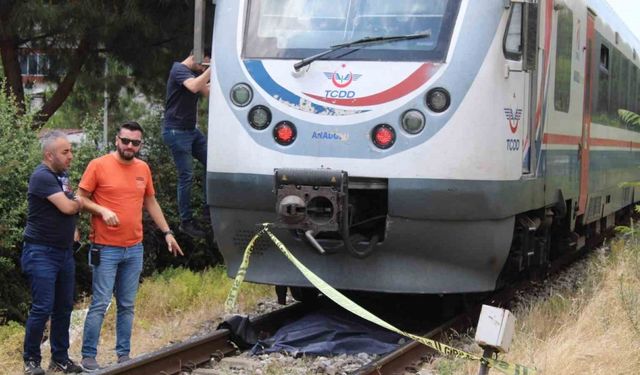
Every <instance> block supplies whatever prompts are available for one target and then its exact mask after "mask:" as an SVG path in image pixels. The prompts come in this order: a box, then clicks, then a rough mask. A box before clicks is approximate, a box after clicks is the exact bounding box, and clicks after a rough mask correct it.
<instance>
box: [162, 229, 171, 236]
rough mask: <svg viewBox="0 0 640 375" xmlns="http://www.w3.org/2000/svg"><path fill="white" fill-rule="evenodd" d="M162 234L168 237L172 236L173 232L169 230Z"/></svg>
mask: <svg viewBox="0 0 640 375" xmlns="http://www.w3.org/2000/svg"><path fill="white" fill-rule="evenodd" d="M162 234H163V235H164V236H165V237H166V236H167V235H168V234H170V235H172V236H173V235H174V233H173V231H172V230H171V229H168V230H165V231H164V232H162Z"/></svg>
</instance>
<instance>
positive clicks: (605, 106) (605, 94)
mask: <svg viewBox="0 0 640 375" xmlns="http://www.w3.org/2000/svg"><path fill="white" fill-rule="evenodd" d="M609 61H610V60H609V47H608V46H606V45H605V44H604V42H603V43H602V44H601V45H600V64H598V71H597V72H596V74H597V75H598V80H597V95H596V96H595V98H594V103H593V108H594V109H595V111H594V116H593V121H594V122H597V123H599V124H603V125H606V124H609Z"/></svg>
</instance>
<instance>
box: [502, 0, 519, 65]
mask: <svg viewBox="0 0 640 375" xmlns="http://www.w3.org/2000/svg"><path fill="white" fill-rule="evenodd" d="M522 9H523V5H522V3H513V4H512V5H511V13H509V21H507V30H506V33H505V36H504V41H503V46H502V48H503V50H504V56H505V57H506V58H507V59H509V60H520V59H521V58H522Z"/></svg>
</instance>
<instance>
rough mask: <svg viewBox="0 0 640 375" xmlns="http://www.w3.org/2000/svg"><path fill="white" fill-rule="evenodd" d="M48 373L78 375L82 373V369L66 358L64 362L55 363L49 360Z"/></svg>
mask: <svg viewBox="0 0 640 375" xmlns="http://www.w3.org/2000/svg"><path fill="white" fill-rule="evenodd" d="M49 371H53V372H60V371H62V372H63V373H65V374H79V373H81V372H82V367H80V366H78V365H76V364H75V363H74V362H73V361H72V360H71V359H69V358H67V359H65V360H64V361H56V360H54V359H51V362H50V363H49Z"/></svg>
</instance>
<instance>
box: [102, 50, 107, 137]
mask: <svg viewBox="0 0 640 375" xmlns="http://www.w3.org/2000/svg"><path fill="white" fill-rule="evenodd" d="M108 74H109V59H108V58H107V54H106V53H105V55H104V108H103V110H102V148H103V149H107V147H108V146H107V137H108V136H109V134H108V129H109V93H108V91H107V75H108Z"/></svg>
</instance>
